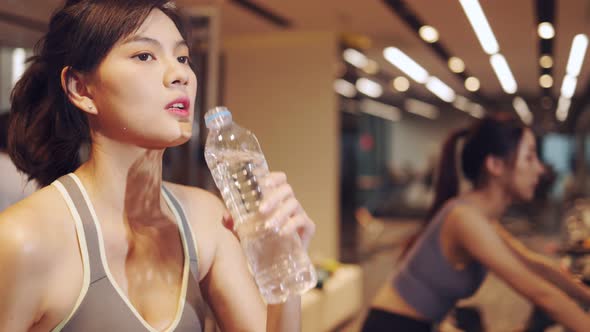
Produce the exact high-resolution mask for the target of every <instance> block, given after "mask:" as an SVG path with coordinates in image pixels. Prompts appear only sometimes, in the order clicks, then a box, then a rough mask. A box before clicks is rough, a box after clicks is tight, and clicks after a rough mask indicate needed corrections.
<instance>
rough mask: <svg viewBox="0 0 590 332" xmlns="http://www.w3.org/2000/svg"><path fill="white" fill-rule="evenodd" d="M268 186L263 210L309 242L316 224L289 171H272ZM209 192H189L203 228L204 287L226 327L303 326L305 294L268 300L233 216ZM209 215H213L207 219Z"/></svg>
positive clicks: (285, 329) (287, 329) (281, 329)
mask: <svg viewBox="0 0 590 332" xmlns="http://www.w3.org/2000/svg"><path fill="white" fill-rule="evenodd" d="M265 187H266V189H265V188H263V193H264V194H265V200H264V202H263V203H262V206H263V210H262V213H263V214H265V215H266V217H267V220H269V221H270V222H271V223H272V224H273V225H274V226H275V227H279V228H280V229H281V230H282V231H284V232H287V233H291V232H297V233H298V234H299V235H300V237H301V239H302V242H303V244H304V246H305V247H307V245H308V244H309V241H310V239H311V236H312V235H313V233H314V231H315V226H314V225H313V223H312V222H311V220H309V218H308V217H307V215H306V214H305V212H304V211H303V209H302V208H301V206H300V205H299V203H298V202H297V200H295V198H294V197H293V191H292V189H291V187H290V186H289V185H288V184H287V183H286V177H285V176H284V174H281V173H271V175H269V176H268V177H267V178H266V179H265ZM206 197H207V198H205V197H204V196H203V194H202V193H199V194H196V195H194V196H193V197H192V198H190V199H191V200H192V204H189V206H190V209H191V210H193V211H195V213H194V214H193V213H191V214H192V217H191V219H193V220H192V221H191V223H193V224H196V223H199V226H198V227H194V228H193V229H196V228H198V229H199V233H200V234H199V235H196V234H195V235H196V236H198V238H199V241H198V242H199V260H200V261H201V262H203V263H202V264H203V265H204V268H203V270H202V271H203V273H205V275H204V277H203V279H202V280H201V283H200V285H201V290H202V292H203V295H204V297H205V298H206V299H207V301H208V302H209V304H210V306H211V307H212V309H213V312H214V314H215V317H216V320H217V322H218V324H219V326H220V327H221V329H222V331H253V332H260V331H272V332H291V331H293V332H295V331H300V330H301V310H300V307H301V298H300V296H292V297H290V298H289V299H288V300H287V301H286V302H285V303H283V304H277V305H268V306H266V305H265V303H264V301H263V300H262V297H261V295H260V293H259V291H258V287H257V286H256V283H255V282H254V278H253V277H252V275H251V273H250V270H249V268H248V265H247V262H246V257H245V255H244V253H243V251H242V248H241V246H240V243H239V241H238V238H237V237H236V235H235V234H234V233H232V231H230V230H231V229H233V221H232V220H231V218H229V217H228V215H227V212H226V210H225V207H224V206H223V204H222V203H221V201H220V200H219V199H217V198H216V197H214V196H213V195H207V196H206ZM205 206H207V207H205ZM196 211H198V212H196ZM205 211H206V212H205ZM197 215H198V216H200V218H196V216H197ZM205 219H207V220H209V221H207V222H202V221H203V220H205ZM199 220H200V221H201V222H200V221H199ZM211 248H213V249H211ZM207 261H209V262H207ZM200 266H201V264H200Z"/></svg>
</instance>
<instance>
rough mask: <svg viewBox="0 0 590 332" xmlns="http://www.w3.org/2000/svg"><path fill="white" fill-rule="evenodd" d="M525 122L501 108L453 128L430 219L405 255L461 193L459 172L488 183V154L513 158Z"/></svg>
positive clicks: (443, 154) (442, 157) (442, 158)
mask: <svg viewBox="0 0 590 332" xmlns="http://www.w3.org/2000/svg"><path fill="white" fill-rule="evenodd" d="M525 128H526V127H525V126H524V125H523V124H522V123H521V122H520V121H518V120H517V119H516V118H515V117H513V116H512V115H511V114H510V113H505V112H498V113H494V114H492V115H488V116H486V117H484V118H483V119H481V120H479V121H477V122H476V123H474V124H473V125H472V126H471V127H468V128H461V129H458V130H456V131H454V132H452V133H451V134H450V135H449V136H448V137H447V139H446V140H445V142H444V144H443V146H442V150H441V155H440V162H439V166H438V176H437V179H436V182H435V196H434V201H433V203H432V205H431V207H430V209H429V211H428V214H427V218H426V223H425V225H424V226H423V227H422V229H421V231H419V232H418V233H417V234H416V235H415V236H413V237H411V238H410V240H409V241H408V244H407V245H406V247H405V248H404V249H403V251H402V256H404V255H405V254H406V253H407V252H408V251H409V249H410V247H411V246H412V245H413V244H414V243H415V241H416V240H417V239H418V238H419V237H420V235H421V234H422V232H423V231H424V229H426V226H427V225H428V223H429V222H430V221H431V220H432V219H433V218H434V216H435V215H436V214H437V213H438V211H439V210H440V209H441V207H442V206H443V205H444V204H445V203H446V202H447V201H448V200H449V199H451V198H453V197H455V196H457V195H458V194H459V173H462V174H463V175H464V176H465V178H467V180H469V182H471V184H472V185H473V186H474V187H475V188H477V187H480V186H482V185H484V184H485V181H486V180H487V175H486V174H485V171H484V163H485V160H486V158H487V157H488V156H490V155H491V156H495V157H499V158H502V159H504V160H507V161H509V160H510V159H511V158H513V157H514V156H515V153H516V150H517V148H518V145H519V144H520V141H521V139H522V136H523V133H524V130H525ZM461 138H464V139H465V143H464V144H463V150H462V151H461V157H460V159H461V168H460V169H459V168H458V167H457V162H456V161H457V159H458V158H457V157H458V156H457V147H458V145H459V144H458V143H459V140H460V139H461Z"/></svg>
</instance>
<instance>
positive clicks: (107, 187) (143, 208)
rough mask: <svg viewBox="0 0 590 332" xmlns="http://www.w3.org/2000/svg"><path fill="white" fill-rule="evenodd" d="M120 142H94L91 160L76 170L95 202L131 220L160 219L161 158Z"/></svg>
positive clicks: (157, 154)
mask: <svg viewBox="0 0 590 332" xmlns="http://www.w3.org/2000/svg"><path fill="white" fill-rule="evenodd" d="M163 154H164V150H163V149H161V150H150V149H145V148H139V147H136V146H130V145H124V144H122V143H120V142H108V143H107V144H100V143H94V144H93V145H92V148H91V152H90V158H89V160H88V161H87V162H85V163H84V164H83V165H82V166H81V167H80V168H79V169H78V170H77V171H76V175H78V176H79V177H80V178H81V180H82V182H83V183H84V185H85V187H87V188H86V189H87V190H88V191H89V193H90V195H91V196H92V198H93V200H95V201H97V202H98V203H100V205H101V206H104V207H108V208H109V209H112V211H114V212H123V214H124V215H125V217H126V219H128V220H145V221H148V220H151V219H153V218H154V217H156V216H158V217H159V216H161V213H162V212H161V211H162V210H163V206H164V202H163V201H162V199H161V187H162V156H163Z"/></svg>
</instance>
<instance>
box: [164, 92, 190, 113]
mask: <svg viewBox="0 0 590 332" xmlns="http://www.w3.org/2000/svg"><path fill="white" fill-rule="evenodd" d="M190 105H191V102H190V99H188V98H187V97H180V98H176V99H175V100H173V101H171V102H170V103H168V105H166V110H167V111H168V112H169V113H172V114H174V115H176V116H179V117H182V118H186V117H188V116H189V115H190Z"/></svg>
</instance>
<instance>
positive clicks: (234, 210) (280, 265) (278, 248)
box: [206, 150, 317, 303]
mask: <svg viewBox="0 0 590 332" xmlns="http://www.w3.org/2000/svg"><path fill="white" fill-rule="evenodd" d="M207 154H208V155H207V156H206V157H207V158H208V159H207V160H208V161H211V162H213V167H210V168H211V172H212V174H213V178H214V180H215V183H216V184H217V187H218V188H220V191H221V195H222V197H223V200H224V201H225V204H226V206H227V207H228V209H229V210H230V213H231V214H232V217H233V218H234V223H235V227H236V228H235V230H236V232H237V233H238V235H239V237H240V242H241V244H242V248H243V249H244V252H245V254H246V257H247V258H248V263H249V265H250V268H251V270H252V272H253V274H254V276H255V280H256V283H257V284H258V287H259V289H260V292H261V294H262V295H263V297H264V298H265V300H266V301H267V303H280V302H284V301H285V300H286V299H287V297H288V296H289V294H301V293H303V292H305V291H307V290H308V289H310V288H312V287H314V286H315V284H316V281H317V280H316V275H315V270H314V269H313V265H312V264H311V262H310V260H309V257H308V256H307V253H306V252H305V250H304V249H303V247H302V245H301V240H300V239H299V236H298V235H297V234H287V235H284V236H281V235H279V234H278V233H277V230H274V229H266V228H265V227H264V220H263V218H262V217H261V215H260V214H259V213H258V208H259V204H260V202H261V200H262V190H261V188H260V185H259V180H260V179H262V178H263V177H264V176H265V175H266V174H268V166H267V164H266V161H265V159H264V156H263V155H262V154H259V153H251V152H241V151H231V150H230V151H222V152H219V151H214V152H212V151H208V152H207Z"/></svg>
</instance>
